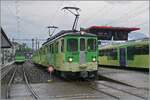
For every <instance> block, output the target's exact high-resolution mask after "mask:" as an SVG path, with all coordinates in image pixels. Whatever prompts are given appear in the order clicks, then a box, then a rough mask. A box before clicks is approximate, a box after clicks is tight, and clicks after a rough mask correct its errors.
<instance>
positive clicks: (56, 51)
mask: <svg viewBox="0 0 150 100" xmlns="http://www.w3.org/2000/svg"><path fill="white" fill-rule="evenodd" d="M58 44H59V42H57V43H56V45H55V48H56V50H55V53H58Z"/></svg>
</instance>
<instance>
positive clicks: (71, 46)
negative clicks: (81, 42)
mask: <svg viewBox="0 0 150 100" xmlns="http://www.w3.org/2000/svg"><path fill="white" fill-rule="evenodd" d="M67 51H69V52H75V51H78V40H77V39H74V38H73V39H68V40H67Z"/></svg>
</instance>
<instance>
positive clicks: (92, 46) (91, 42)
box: [87, 39, 96, 51]
mask: <svg viewBox="0 0 150 100" xmlns="http://www.w3.org/2000/svg"><path fill="white" fill-rule="evenodd" d="M87 50H88V51H96V39H88V40H87Z"/></svg>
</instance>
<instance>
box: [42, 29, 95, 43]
mask: <svg viewBox="0 0 150 100" xmlns="http://www.w3.org/2000/svg"><path fill="white" fill-rule="evenodd" d="M66 35H73V36H81V32H80V31H73V30H62V31H60V32H59V33H57V34H56V35H54V36H52V37H51V38H48V39H47V41H46V42H44V43H43V44H42V45H45V44H46V43H48V42H49V41H52V40H54V39H57V38H60V37H62V36H66ZM82 36H91V37H96V35H95V34H91V33H87V32H85V33H84V34H83V35H82Z"/></svg>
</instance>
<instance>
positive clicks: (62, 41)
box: [61, 39, 64, 52]
mask: <svg viewBox="0 0 150 100" xmlns="http://www.w3.org/2000/svg"><path fill="white" fill-rule="evenodd" d="M61 52H64V39H62V40H61Z"/></svg>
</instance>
